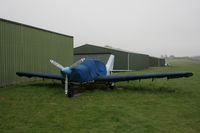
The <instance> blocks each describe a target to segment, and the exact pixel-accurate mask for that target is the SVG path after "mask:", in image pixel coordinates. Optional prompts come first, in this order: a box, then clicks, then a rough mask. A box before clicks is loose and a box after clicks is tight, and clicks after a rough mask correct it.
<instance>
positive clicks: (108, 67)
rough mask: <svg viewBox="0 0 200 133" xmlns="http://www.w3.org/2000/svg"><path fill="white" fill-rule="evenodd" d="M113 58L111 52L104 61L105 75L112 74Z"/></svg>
mask: <svg viewBox="0 0 200 133" xmlns="http://www.w3.org/2000/svg"><path fill="white" fill-rule="evenodd" d="M114 60H115V56H114V55H112V54H111V55H110V57H109V59H108V61H107V63H106V71H107V75H111V74H112V70H113V66H114Z"/></svg>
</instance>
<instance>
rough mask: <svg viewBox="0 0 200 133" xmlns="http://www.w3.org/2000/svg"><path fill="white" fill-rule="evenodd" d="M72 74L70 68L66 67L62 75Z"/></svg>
mask: <svg viewBox="0 0 200 133" xmlns="http://www.w3.org/2000/svg"><path fill="white" fill-rule="evenodd" d="M71 72H72V70H71V69H70V68H69V67H65V68H63V69H62V73H64V74H67V75H69V74H71Z"/></svg>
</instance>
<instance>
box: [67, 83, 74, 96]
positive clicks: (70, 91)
mask: <svg viewBox="0 0 200 133" xmlns="http://www.w3.org/2000/svg"><path fill="white" fill-rule="evenodd" d="M67 96H68V97H73V96H74V89H73V87H72V85H69V86H68V93H67Z"/></svg>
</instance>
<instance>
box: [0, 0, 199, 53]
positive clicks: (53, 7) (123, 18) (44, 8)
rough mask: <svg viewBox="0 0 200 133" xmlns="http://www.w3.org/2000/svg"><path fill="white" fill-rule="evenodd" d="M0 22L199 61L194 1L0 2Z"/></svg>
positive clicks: (196, 0)
mask: <svg viewBox="0 0 200 133" xmlns="http://www.w3.org/2000/svg"><path fill="white" fill-rule="evenodd" d="M0 17H1V18H4V19H8V20H12V21H17V22H21V23H24V24H28V25H32V26H36V27H40V28H43V29H47V30H51V31H55V32H59V33H63V34H67V35H72V36H74V46H75V47H77V46H80V45H83V44H86V43H88V44H94V45H99V46H105V45H109V46H112V47H116V48H121V49H124V50H129V51H132V52H139V53H145V54H149V55H152V56H158V57H160V56H161V55H168V56H169V55H175V56H195V55H200V52H199V51H200V1H199V0H71V1H70V0H0Z"/></svg>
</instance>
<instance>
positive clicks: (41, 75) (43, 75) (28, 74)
mask: <svg viewBox="0 0 200 133" xmlns="http://www.w3.org/2000/svg"><path fill="white" fill-rule="evenodd" d="M16 74H17V75H18V76H20V77H28V78H32V77H38V78H47V79H56V80H64V79H65V78H64V77H63V76H62V75H56V74H49V73H38V72H37V73H36V72H16Z"/></svg>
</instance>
